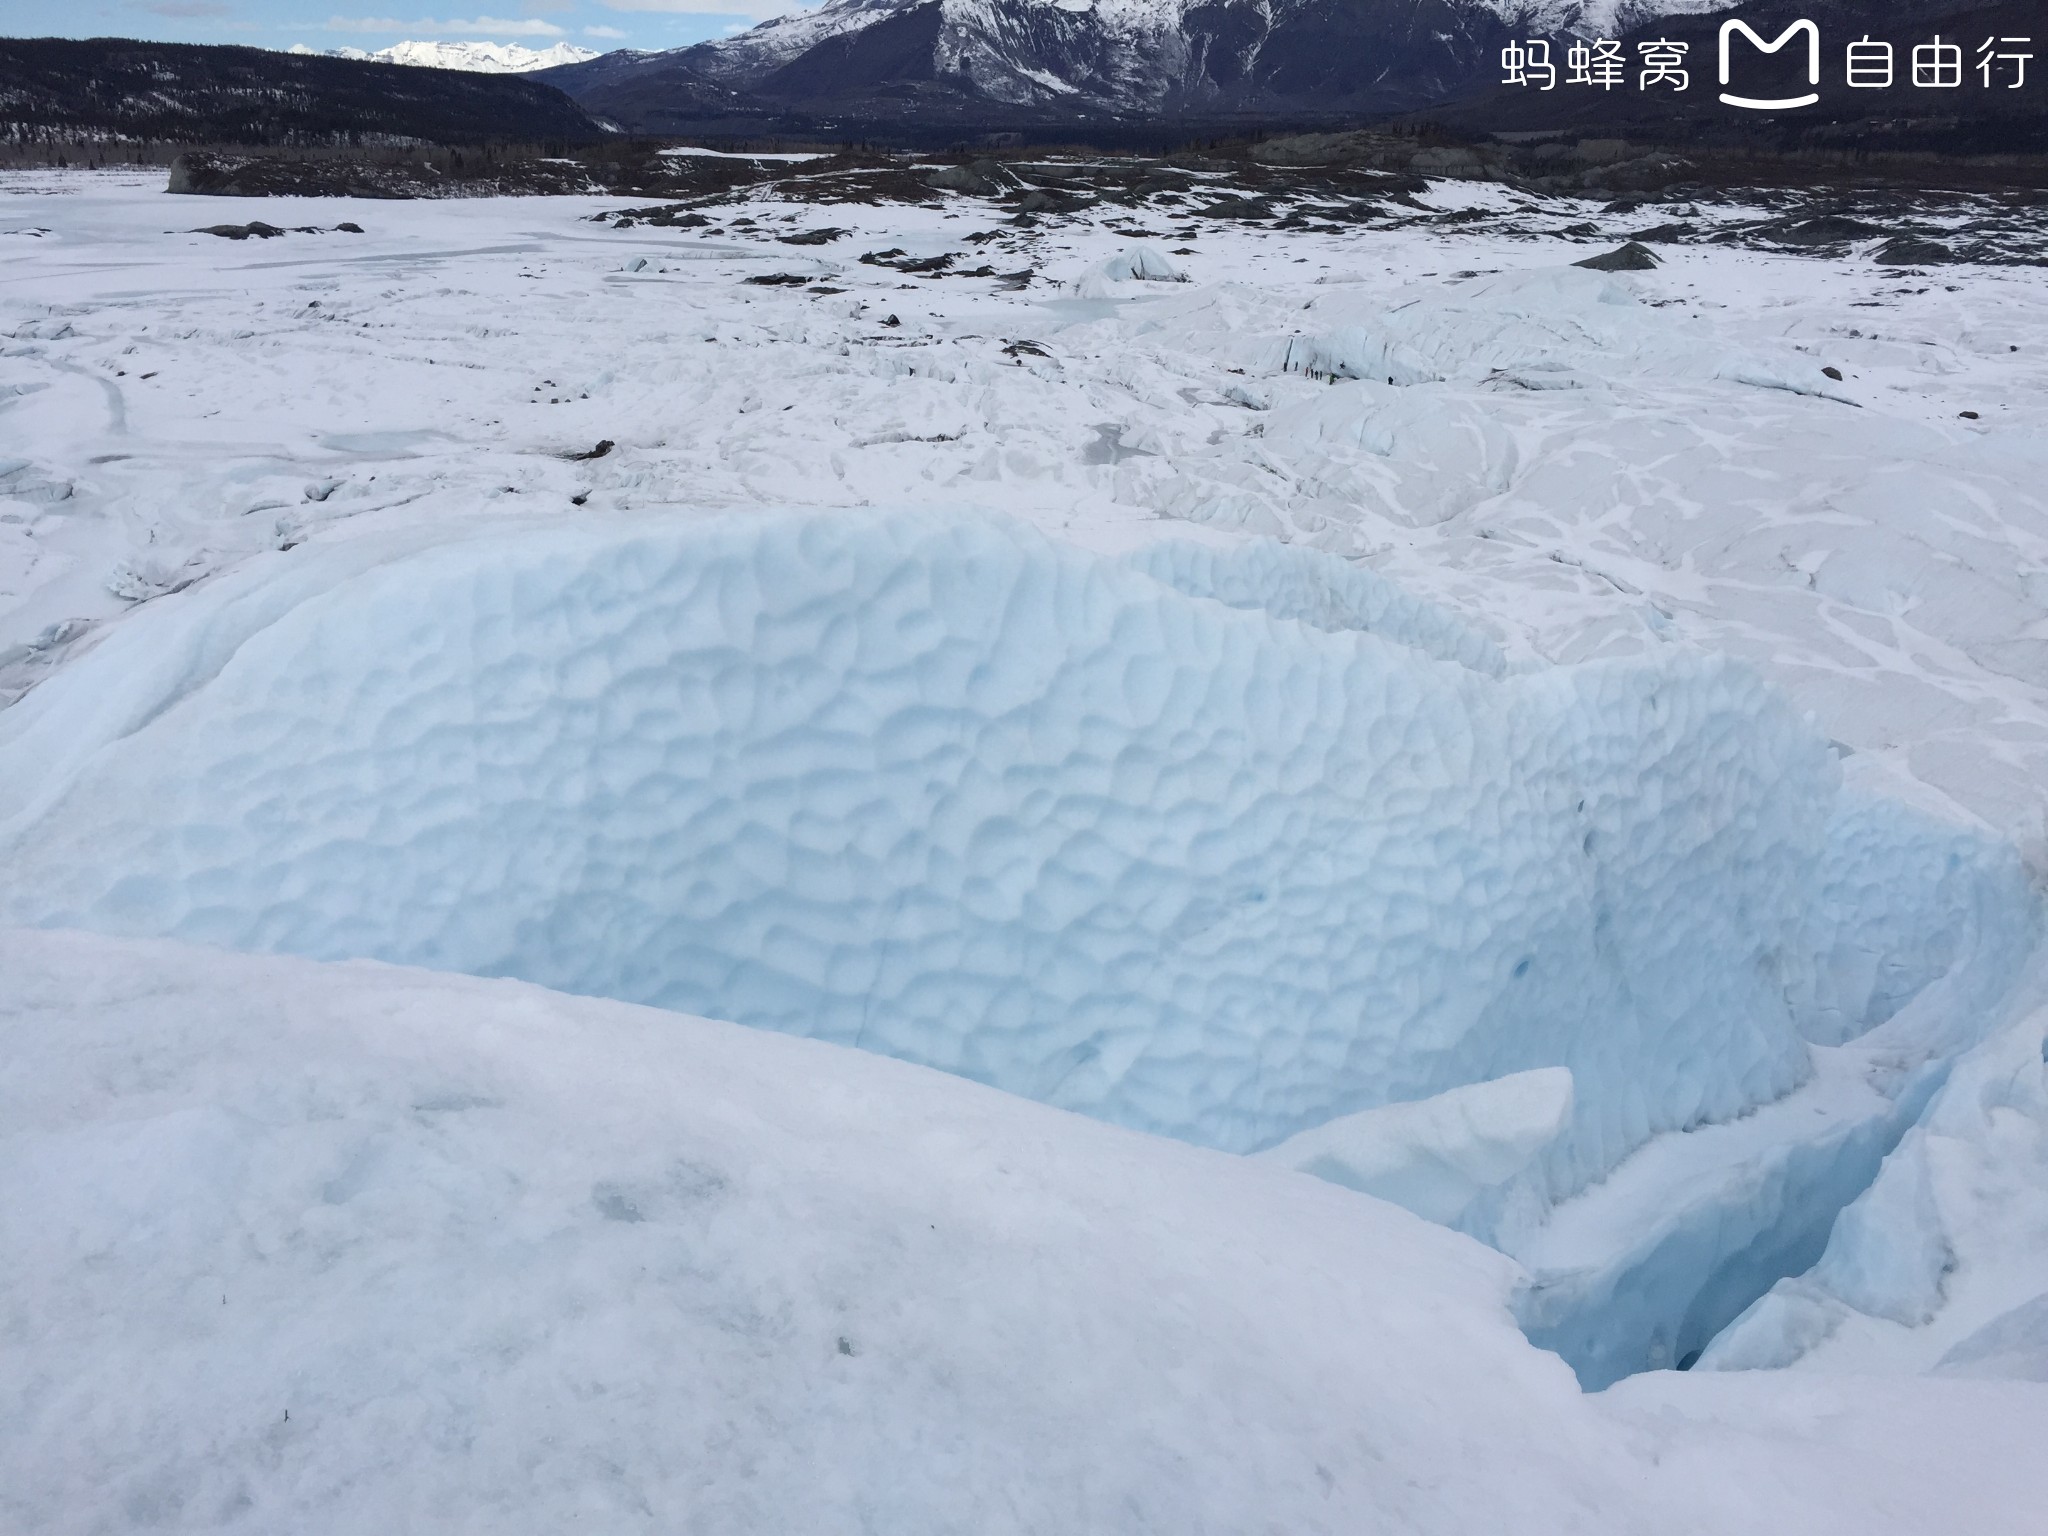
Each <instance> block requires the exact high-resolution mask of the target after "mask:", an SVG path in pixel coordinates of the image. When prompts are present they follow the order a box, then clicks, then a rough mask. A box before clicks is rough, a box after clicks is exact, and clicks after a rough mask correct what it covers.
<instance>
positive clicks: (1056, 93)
mask: <svg viewBox="0 0 2048 1536" xmlns="http://www.w3.org/2000/svg"><path fill="white" fill-rule="evenodd" d="M1506 36H1507V31H1506V25H1505V23H1503V21H1502V20H1501V18H1500V16H1499V15H1498V14H1497V13H1496V12H1495V11H1494V10H1492V9H1491V8H1489V7H1488V6H1486V5H1482V4H1475V3H1472V0H834V3H832V4H828V5H825V6H822V7H820V8H819V9H818V10H816V11H811V12H808V13H805V14H803V15H796V16H788V17H781V18H777V19H775V20H772V21H768V22H764V23H763V24H762V25H760V26H758V27H755V28H753V29H752V30H750V31H748V32H745V33H742V34H740V35H739V36H737V37H733V38H727V39H721V40H719V41H716V42H709V43H700V44H697V45H695V46H693V47H690V48H683V49H675V50H671V51H668V52H664V53H655V54H646V55H640V56H637V57H632V58H613V57H608V58H605V59H601V60H598V61H595V62H594V63H590V64H582V65H575V66H571V67H569V68H567V69H564V70H561V71H559V72H557V73H554V74H551V75H550V76H549V83H551V84H555V85H559V86H560V87H561V88H562V89H564V90H566V91H567V92H569V94H571V95H572V96H575V97H576V98H577V99H578V100H579V101H580V102H582V103H583V104H584V105H585V106H586V107H587V108H590V109H592V110H596V111H599V112H602V113H603V115H605V116H606V117H608V118H612V119H615V120H617V121H621V122H626V123H629V124H632V125H634V126H636V127H640V128H642V129H646V130H650V131H661V130H664V129H670V130H673V129H675V128H678V127H680V126H681V125H683V124H684V123H686V122H689V121H692V120H702V119H703V118H705V117H706V116H707V115H710V114H717V113H729V112H732V111H735V110H740V111H750V110H751V111H763V110H767V111H772V110H774V109H776V108H778V107H779V108H781V109H783V110H785V111H786V110H790V109H795V110H798V111H805V112H814V113H820V114H829V115H830V117H831V118H832V119H833V120H834V121H840V122H847V121H855V122H859V121H872V122H876V123H882V124H901V123H905V122H913V121H915V122H928V123H940V122H961V121H970V120H971V121H982V122H997V121H1015V122H1017V123H1019V124H1030V123H1040V122H1049V121H1074V120H1085V119H1091V118H1102V117H1114V118H1123V119H1128V118H1133V117H1157V116H1165V117H1233V116H1252V117H1259V116H1267V115H1271V114H1274V113H1284V112H1297V113H1298V112H1325V111H1336V112H1362V111H1381V110H1399V109H1402V108H1406V107H1414V106H1421V105H1423V104H1426V103H1428V102H1432V101H1436V100H1440V99H1441V98H1442V97H1443V96H1444V95H1445V94H1446V93H1447V92H1449V91H1453V90H1456V89H1459V88H1461V87H1462V86H1463V85H1464V84H1465V83H1466V82H1468V81H1469V80H1471V79H1473V78H1475V77H1476V76H1477V75H1478V73H1479V72H1480V71H1481V68H1482V66H1483V65H1484V64H1485V63H1486V62H1487V60H1488V59H1489V57H1490V55H1491V51H1492V50H1495V49H1497V48H1498V46H1499V44H1500V42H1501V41H1503V40H1504V39H1505V37H1506Z"/></svg>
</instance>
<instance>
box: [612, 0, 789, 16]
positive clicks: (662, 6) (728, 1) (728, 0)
mask: <svg viewBox="0 0 2048 1536" xmlns="http://www.w3.org/2000/svg"><path fill="white" fill-rule="evenodd" d="M601 3H602V4H603V6H604V8H605V9H606V10H608V11H659V12H662V13H664V14H667V15H672V16H749V17H752V18H754V19H755V20H757V21H758V20H761V19H762V18H764V17H768V16H786V15H788V14H789V13H790V12H791V11H802V10H808V9H810V7H809V6H806V5H799V4H795V3H793V0H601Z"/></svg>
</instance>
